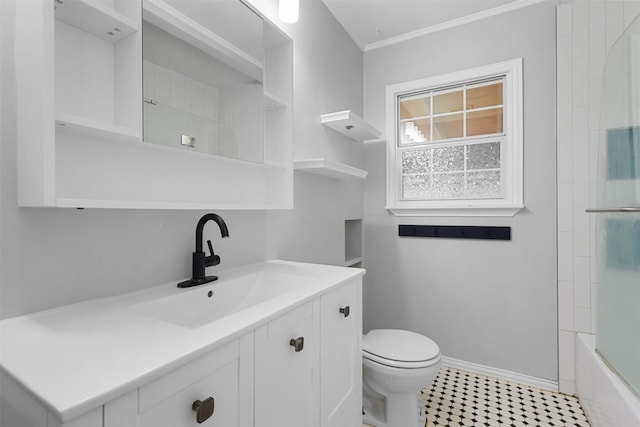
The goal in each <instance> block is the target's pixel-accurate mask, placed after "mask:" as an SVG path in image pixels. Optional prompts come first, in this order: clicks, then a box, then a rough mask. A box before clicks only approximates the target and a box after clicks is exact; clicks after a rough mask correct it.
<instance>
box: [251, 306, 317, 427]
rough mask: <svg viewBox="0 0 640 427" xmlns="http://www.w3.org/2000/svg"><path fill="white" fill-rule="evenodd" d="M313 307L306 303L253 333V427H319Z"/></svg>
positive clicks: (315, 333) (315, 334)
mask: <svg viewBox="0 0 640 427" xmlns="http://www.w3.org/2000/svg"><path fill="white" fill-rule="evenodd" d="M314 306H317V302H316V301H313V302H309V303H306V304H304V305H303V306H300V307H298V308H296V309H294V310H292V311H291V312H289V313H287V314H284V315H282V316H280V317H278V318H276V319H274V320H272V321H270V322H269V323H268V324H266V325H264V326H263V327H261V328H259V329H258V330H256V338H255V339H256V374H255V375H256V380H255V394H256V403H255V405H256V406H255V408H256V411H255V417H256V423H255V425H256V427H276V426H277V427H288V426H290V427H296V426H309V427H313V426H317V424H318V423H317V421H316V420H315V418H316V417H315V416H314V415H315V410H314V409H315V408H314V407H317V404H315V405H314V403H315V402H314V401H315V400H317V399H316V398H315V397H316V395H317V393H316V392H315V388H317V381H315V380H314V375H315V374H316V372H317V371H316V369H315V366H314V365H315V363H314V362H316V360H317V353H318V343H319V342H318V339H319V336H318V331H317V325H314V309H313V308H314Z"/></svg>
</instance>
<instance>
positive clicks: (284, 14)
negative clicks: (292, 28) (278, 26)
mask: <svg viewBox="0 0 640 427" xmlns="http://www.w3.org/2000/svg"><path fill="white" fill-rule="evenodd" d="M298 1H299V0H280V2H279V5H278V18H280V20H281V21H282V22H286V23H287V24H293V23H294V22H298V9H299V3H298Z"/></svg>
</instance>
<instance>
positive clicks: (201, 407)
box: [191, 396, 215, 424]
mask: <svg viewBox="0 0 640 427" xmlns="http://www.w3.org/2000/svg"><path fill="white" fill-rule="evenodd" d="M214 408H215V401H214V399H213V397H211V396H209V397H207V398H206V399H205V400H202V401H200V400H196V401H195V402H193V405H191V409H193V410H194V411H196V421H197V422H198V424H202V423H203V422H205V421H207V420H208V419H209V418H210V417H211V415H213V411H214Z"/></svg>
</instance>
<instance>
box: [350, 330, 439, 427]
mask: <svg viewBox="0 0 640 427" xmlns="http://www.w3.org/2000/svg"><path fill="white" fill-rule="evenodd" d="M440 363H441V362H440V348H439V347H438V345H437V344H436V343H435V342H433V341H432V340H430V339H429V338H427V337H425V336H423V335H420V334H417V333H415V332H410V331H403V330H398V329H374V330H372V331H370V332H369V333H368V334H366V335H365V336H364V337H363V339H362V364H363V365H362V368H363V369H362V384H363V422H364V423H365V424H369V425H373V426H375V427H418V426H420V427H422V426H424V423H425V416H426V414H425V412H424V405H423V403H422V397H421V394H420V392H421V391H422V389H423V388H425V387H428V386H429V385H430V384H431V383H432V382H433V381H434V380H435V378H436V376H437V375H438V371H439V369H440Z"/></svg>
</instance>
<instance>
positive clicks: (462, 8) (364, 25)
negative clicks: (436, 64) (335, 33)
mask: <svg viewBox="0 0 640 427" xmlns="http://www.w3.org/2000/svg"><path fill="white" fill-rule="evenodd" d="M538 1H540V0H323V2H324V3H325V4H326V5H327V7H328V8H329V10H330V11H331V13H333V15H334V16H335V17H336V19H337V20H338V22H340V24H342V26H343V27H344V28H345V30H346V31H347V33H349V35H350V36H351V38H352V39H353V40H354V41H355V42H356V43H357V44H358V46H360V48H361V49H362V50H365V51H366V50H370V49H375V48H376V47H380V46H384V45H387V44H391V43H393V42H396V41H399V40H402V39H407V38H411V37H412V36H417V35H421V34H424V33H428V32H432V31H435V30H438V29H442V28H447V27H451V26H454V25H457V24H459V23H461V22H468V21H471V20H475V19H479V18H481V17H484V16H490V15H495V14H498V13H502V12H505V11H508V10H513V9H515V8H519V7H523V6H527V5H530V4H532V3H537V2H538Z"/></svg>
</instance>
